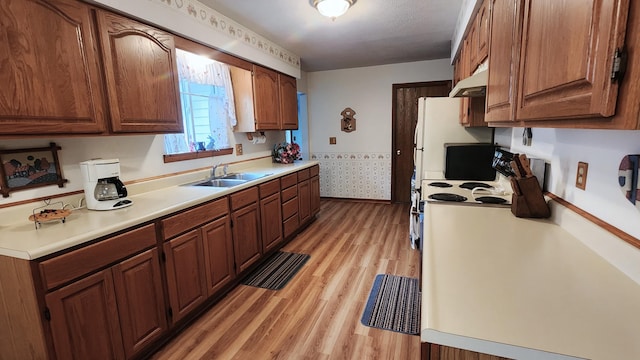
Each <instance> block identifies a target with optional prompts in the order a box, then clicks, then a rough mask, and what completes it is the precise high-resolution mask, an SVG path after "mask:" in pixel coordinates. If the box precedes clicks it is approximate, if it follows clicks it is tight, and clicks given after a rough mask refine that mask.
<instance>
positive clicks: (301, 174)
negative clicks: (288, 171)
mask: <svg viewBox="0 0 640 360" xmlns="http://www.w3.org/2000/svg"><path fill="white" fill-rule="evenodd" d="M310 174H311V171H310V170H309V169H308V168H307V169H302V170H300V171H298V182H300V181H302V180H307V179H308V178H309V176H310Z"/></svg>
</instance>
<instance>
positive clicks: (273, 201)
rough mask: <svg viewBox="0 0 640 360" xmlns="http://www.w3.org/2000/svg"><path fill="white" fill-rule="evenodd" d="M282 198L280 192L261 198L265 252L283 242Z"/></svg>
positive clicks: (263, 249)
mask: <svg viewBox="0 0 640 360" xmlns="http://www.w3.org/2000/svg"><path fill="white" fill-rule="evenodd" d="M280 199H281V198H280V192H277V193H275V194H273V195H270V196H268V197H266V198H264V199H262V200H260V220H261V222H262V252H263V253H266V252H267V251H269V250H270V249H272V248H274V247H275V246H277V245H278V244H280V243H281V242H282V207H281V206H282V205H281V200H280Z"/></svg>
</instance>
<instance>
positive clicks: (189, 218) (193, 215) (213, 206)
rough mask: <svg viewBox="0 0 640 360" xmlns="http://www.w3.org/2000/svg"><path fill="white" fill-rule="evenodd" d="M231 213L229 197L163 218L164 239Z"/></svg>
mask: <svg viewBox="0 0 640 360" xmlns="http://www.w3.org/2000/svg"><path fill="white" fill-rule="evenodd" d="M228 213H229V204H228V202H227V198H226V197H225V198H222V199H219V200H215V201H212V202H210V203H208V204H205V205H201V206H198V207H196V208H193V209H191V210H187V211H183V212H181V213H180V214H178V215H174V216H171V217H169V218H166V219H164V220H162V222H161V224H162V231H163V234H164V239H165V240H167V239H170V238H172V237H174V236H176V235H178V234H181V233H183V232H185V231H187V230H190V229H193V228H194V227H196V226H198V225H202V224H204V223H206V222H208V221H211V220H214V219H216V218H219V217H220V216H224V215H226V214H228Z"/></svg>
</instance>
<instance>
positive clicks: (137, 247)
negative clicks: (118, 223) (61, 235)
mask: <svg viewBox="0 0 640 360" xmlns="http://www.w3.org/2000/svg"><path fill="white" fill-rule="evenodd" d="M155 244H156V230H155V226H154V224H149V225H146V226H143V227H141V228H139V229H135V230H131V231H129V232H126V233H124V234H120V235H117V236H114V237H111V238H108V239H105V240H102V241H100V242H97V243H95V244H92V245H89V246H86V247H83V248H81V249H78V250H74V251H72V252H68V253H66V254H63V255H60V256H57V257H55V258H53V259H49V260H45V261H43V262H41V263H40V274H41V276H42V283H43V284H44V286H45V288H47V289H51V288H54V287H56V286H58V285H62V284H64V283H66V282H68V281H71V280H73V279H75V278H78V277H80V276H82V275H84V274H87V273H89V272H91V271H94V270H97V269H99V268H101V267H103V266H106V265H109V264H111V263H114V262H116V261H118V260H120V259H123V258H125V257H127V256H130V255H133V254H135V253H137V252H139V251H142V250H144V249H146V248H148V247H151V246H153V245H155Z"/></svg>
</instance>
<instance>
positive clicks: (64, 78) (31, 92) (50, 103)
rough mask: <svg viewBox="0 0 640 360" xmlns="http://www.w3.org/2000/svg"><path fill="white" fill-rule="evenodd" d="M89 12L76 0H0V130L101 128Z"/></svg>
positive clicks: (17, 132) (95, 130) (102, 114)
mask: <svg viewBox="0 0 640 360" xmlns="http://www.w3.org/2000/svg"><path fill="white" fill-rule="evenodd" d="M91 15H92V14H91V8H90V7H89V6H87V5H86V4H83V3H82V2H79V1H68V0H48V1H43V0H6V1H3V4H2V11H0V38H1V39H2V43H3V45H2V48H3V51H0V63H1V64H2V71H1V72H0V79H1V81H0V82H1V83H2V86H0V134H2V135H32V134H45V133H46V134H78V133H84V134H91V133H94V134H95V133H102V132H104V131H105V129H106V124H105V111H104V100H103V99H104V96H103V92H102V83H101V80H100V67H99V59H98V57H99V55H98V50H97V44H96V41H95V39H96V37H95V36H94V33H93V31H94V30H93V22H92V17H91Z"/></svg>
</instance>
